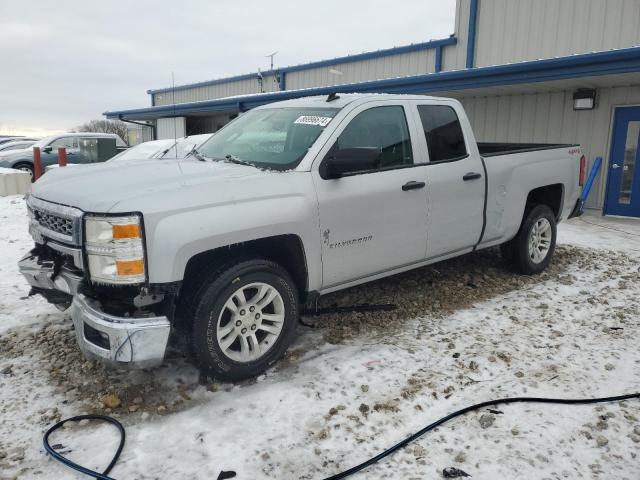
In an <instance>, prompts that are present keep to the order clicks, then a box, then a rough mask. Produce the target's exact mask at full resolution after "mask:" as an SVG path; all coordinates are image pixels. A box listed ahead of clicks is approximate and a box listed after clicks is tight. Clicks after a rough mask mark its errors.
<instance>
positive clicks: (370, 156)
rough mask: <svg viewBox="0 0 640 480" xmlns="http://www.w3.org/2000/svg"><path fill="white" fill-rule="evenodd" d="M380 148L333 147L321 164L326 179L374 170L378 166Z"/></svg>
mask: <svg viewBox="0 0 640 480" xmlns="http://www.w3.org/2000/svg"><path fill="white" fill-rule="evenodd" d="M379 157H380V150H379V149H377V148H375V147H362V148H343V149H340V150H334V149H331V151H330V152H329V154H328V155H327V156H326V157H325V159H324V161H323V162H322V164H321V165H320V176H321V177H322V178H324V179H325V180H328V179H332V178H340V177H342V176H343V175H345V174H348V173H355V172H362V171H367V170H373V169H375V168H377V167H378V158H379Z"/></svg>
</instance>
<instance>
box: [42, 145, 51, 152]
mask: <svg viewBox="0 0 640 480" xmlns="http://www.w3.org/2000/svg"><path fill="white" fill-rule="evenodd" d="M51 150H53V148H52V147H51V145H47V146H46V147H44V148H43V149H42V151H43V152H44V153H51Z"/></svg>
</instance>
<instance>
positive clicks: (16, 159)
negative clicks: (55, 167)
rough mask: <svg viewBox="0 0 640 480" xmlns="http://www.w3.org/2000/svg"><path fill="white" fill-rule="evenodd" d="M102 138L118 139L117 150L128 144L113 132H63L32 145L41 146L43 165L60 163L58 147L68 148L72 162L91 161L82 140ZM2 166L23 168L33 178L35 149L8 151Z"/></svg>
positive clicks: (2, 157)
mask: <svg viewBox="0 0 640 480" xmlns="http://www.w3.org/2000/svg"><path fill="white" fill-rule="evenodd" d="M100 138H113V139H115V141H116V151H118V150H124V149H126V148H127V144H126V143H124V141H123V140H122V139H121V138H120V137H119V136H118V135H115V134H113V133H92V132H82V133H62V134H58V135H51V136H49V137H45V138H43V139H42V140H39V141H37V142H35V143H34V144H33V145H32V146H31V147H39V148H40V153H41V158H42V166H43V168H44V167H46V166H47V165H52V164H55V163H58V148H60V147H64V148H66V149H67V156H68V160H69V162H71V163H90V162H94V161H95V159H93V158H90V157H89V156H88V155H87V153H86V150H83V149H81V148H80V142H81V141H82V140H85V139H100ZM104 160H108V159H107V158H103V159H101V161H104ZM0 167H5V168H16V169H18V170H23V171H25V172H29V174H31V178H33V177H34V167H33V150H32V148H28V149H25V150H16V151H15V152H7V154H6V155H2V156H0Z"/></svg>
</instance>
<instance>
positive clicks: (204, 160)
mask: <svg viewBox="0 0 640 480" xmlns="http://www.w3.org/2000/svg"><path fill="white" fill-rule="evenodd" d="M189 154H190V155H193V156H194V157H196V158H197V159H198V160H200V161H201V162H206V161H207V159H206V158H205V157H204V156H202V154H201V153H200V152H199V151H198V150H196V147H195V146H194V147H193V149H192V150H191V152H189Z"/></svg>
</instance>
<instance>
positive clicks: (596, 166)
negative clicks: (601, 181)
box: [569, 157, 602, 218]
mask: <svg viewBox="0 0 640 480" xmlns="http://www.w3.org/2000/svg"><path fill="white" fill-rule="evenodd" d="M600 167H602V157H596V159H595V160H594V162H593V165H592V166H591V171H590V172H589V178H588V179H587V182H586V183H585V184H584V186H583V187H582V193H581V194H580V198H579V199H578V201H577V202H576V206H575V207H574V208H573V211H572V212H571V214H570V215H569V218H573V217H579V216H580V215H582V214H583V213H584V204H585V203H586V201H587V198H589V192H591V189H592V188H593V183H594V182H595V181H596V176H597V175H598V172H599V171H600Z"/></svg>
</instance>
